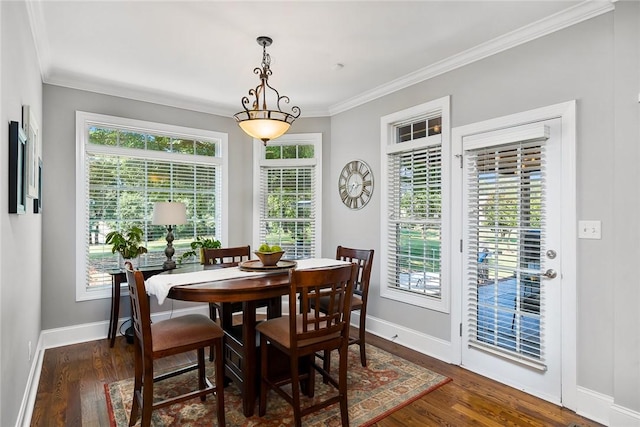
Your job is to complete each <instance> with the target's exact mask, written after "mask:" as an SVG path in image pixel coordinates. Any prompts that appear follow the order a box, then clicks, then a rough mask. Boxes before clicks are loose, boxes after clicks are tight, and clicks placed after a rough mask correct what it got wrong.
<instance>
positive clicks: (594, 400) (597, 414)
mask: <svg viewBox="0 0 640 427" xmlns="http://www.w3.org/2000/svg"><path fill="white" fill-rule="evenodd" d="M191 313H199V314H204V315H207V316H208V314H209V307H208V306H207V305H198V306H194V307H190V308H184V309H179V310H173V311H165V312H158V313H153V314H152V316H151V317H152V320H153V321H156V322H157V321H160V320H164V319H169V318H171V317H173V316H175V315H185V314H191ZM283 313H286V311H284V307H283ZM128 320H129V319H127V318H123V319H118V329H117V330H120V326H121V325H122V324H123V323H124V322H127V321H128ZM359 321H360V318H359V313H358V312H354V313H353V315H352V324H353V325H354V326H357V325H358V324H359ZM108 328H109V322H107V321H104V322H94V323H86V324H82V325H75V326H69V327H65V328H56V329H48V330H44V331H42V332H41V333H40V338H39V339H38V346H37V348H36V351H35V353H34V359H33V363H32V366H31V370H30V373H29V379H28V382H27V385H26V388H25V393H24V396H23V401H22V405H21V408H20V412H19V414H18V419H17V421H16V427H28V426H30V425H31V416H32V413H33V406H34V404H35V400H36V394H37V391H38V383H39V381H40V374H41V371H42V362H43V359H44V352H45V350H46V349H48V348H54V347H61V346H65V345H71V344H77V343H81V342H87V341H94V340H99V339H105V338H106V336H107V330H108ZM367 332H370V333H372V334H374V335H377V336H379V337H381V338H384V339H387V340H390V341H394V342H396V343H398V344H400V345H402V346H404V347H408V348H410V349H412V350H415V351H418V352H420V353H422V354H425V355H427V356H431V357H434V358H436V359H438V360H441V361H443V362H446V363H451V354H452V352H451V343H450V342H448V341H444V340H441V339H439V338H434V337H432V336H429V335H426V334H423V333H421V332H418V331H416V330H413V329H409V328H405V327H403V326H399V325H396V324H393V323H390V322H387V321H385V320H382V319H379V318H376V317H373V316H370V315H369V316H367ZM576 406H577V410H576V412H577V413H578V414H579V415H581V416H583V417H586V418H589V419H591V420H594V421H597V422H599V423H601V424H604V425H606V426H612V427H640V412H636V411H632V410H630V409H627V408H624V407H622V406H619V405H616V404H614V401H613V398H612V397H610V396H607V395H604V394H602V393H598V392H595V391H592V390H589V389H586V388H584V387H578V390H577V405H576Z"/></svg>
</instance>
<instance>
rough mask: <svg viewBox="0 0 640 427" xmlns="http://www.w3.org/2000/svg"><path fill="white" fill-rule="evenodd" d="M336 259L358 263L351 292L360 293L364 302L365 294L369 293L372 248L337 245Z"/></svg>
mask: <svg viewBox="0 0 640 427" xmlns="http://www.w3.org/2000/svg"><path fill="white" fill-rule="evenodd" d="M336 259H341V260H343V261H349V262H355V263H356V264H358V277H357V279H356V283H355V285H354V288H353V293H354V294H357V295H360V296H361V297H362V302H363V303H366V300H367V295H368V294H369V279H370V278H371V266H372V265H373V249H352V248H345V247H344V246H338V250H337V251H336Z"/></svg>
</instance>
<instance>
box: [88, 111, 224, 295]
mask: <svg viewBox="0 0 640 427" xmlns="http://www.w3.org/2000/svg"><path fill="white" fill-rule="evenodd" d="M78 121H79V123H78V129H79V132H80V133H81V134H80V135H79V139H80V142H81V146H82V156H81V157H82V159H83V162H82V164H81V167H80V168H79V171H80V172H81V175H82V180H83V181H84V183H83V185H82V187H81V188H82V191H81V194H79V199H80V200H83V202H82V203H83V208H84V209H83V212H82V215H83V216H84V218H85V220H84V221H83V222H81V224H82V228H81V229H79V230H78V231H79V233H81V234H82V236H84V238H83V239H82V240H81V243H79V244H81V245H82V248H81V250H80V253H82V254H83V255H82V259H81V261H80V264H82V265H83V267H82V274H81V276H80V275H79V277H78V281H79V286H78V291H77V296H78V298H79V299H87V298H91V297H92V296H93V297H97V296H99V295H100V296H101V295H102V293H103V290H106V289H108V288H109V287H110V285H111V276H110V275H109V274H108V273H109V271H112V270H114V269H117V268H119V266H120V260H119V256H118V254H117V253H116V254H112V252H111V246H110V245H105V236H106V235H107V234H108V233H109V232H110V231H113V230H120V231H122V230H126V229H127V228H129V227H130V226H133V225H135V226H138V227H140V228H142V229H143V231H144V242H143V245H144V246H145V247H146V248H147V249H148V253H147V254H145V255H142V256H141V257H140V259H139V260H138V262H139V264H140V265H141V266H144V265H161V264H162V262H163V260H165V259H166V256H165V255H164V248H165V247H166V234H167V230H166V227H165V226H162V225H152V224H151V218H152V214H153V205H154V203H155V202H158V201H167V200H172V201H178V202H182V203H184V204H185V205H186V207H187V224H184V225H177V226H175V227H174V235H175V240H174V242H173V246H174V248H175V250H176V253H175V255H174V259H178V258H179V257H180V255H181V254H182V253H183V252H184V251H186V250H189V244H190V242H191V241H193V240H194V239H195V237H196V236H209V237H215V238H217V239H221V238H222V209H221V204H222V192H223V185H222V184H223V182H222V181H223V174H222V172H223V162H222V159H221V154H222V152H223V148H222V147H223V144H222V142H223V141H224V142H226V139H224V138H222V137H219V136H218V135H216V134H214V133H211V135H206V134H202V133H203V132H204V133H208V131H200V132H198V131H197V130H190V129H186V128H176V127H169V126H163V125H161V124H153V123H148V122H138V121H131V120H128V119H121V118H117V117H108V116H99V115H91V114H89V113H79V117H78ZM154 126H155V127H156V129H154ZM79 242H80V241H79ZM79 274H80V272H79Z"/></svg>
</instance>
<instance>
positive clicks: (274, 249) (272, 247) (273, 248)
mask: <svg viewBox="0 0 640 427" xmlns="http://www.w3.org/2000/svg"><path fill="white" fill-rule="evenodd" d="M271 252H282V248H281V247H280V246H278V245H274V246H271Z"/></svg>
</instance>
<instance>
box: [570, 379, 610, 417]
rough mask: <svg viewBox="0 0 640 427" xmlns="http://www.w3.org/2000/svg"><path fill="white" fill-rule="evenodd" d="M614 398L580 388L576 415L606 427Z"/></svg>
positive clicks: (577, 395) (577, 394)
mask: <svg viewBox="0 0 640 427" xmlns="http://www.w3.org/2000/svg"><path fill="white" fill-rule="evenodd" d="M612 406H613V397H611V396H607V395H606V394H602V393H598V392H595V391H593V390H589V389H587V388H584V387H580V386H578V389H577V393H576V413H577V414H578V415H582V416H583V417H587V418H589V419H590V420H593V421H597V422H599V423H600V424H604V425H606V426H608V425H610V424H609V411H610V409H611V407H612Z"/></svg>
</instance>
